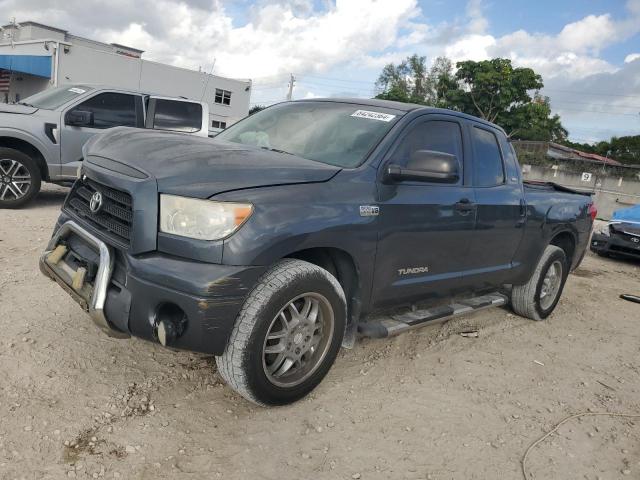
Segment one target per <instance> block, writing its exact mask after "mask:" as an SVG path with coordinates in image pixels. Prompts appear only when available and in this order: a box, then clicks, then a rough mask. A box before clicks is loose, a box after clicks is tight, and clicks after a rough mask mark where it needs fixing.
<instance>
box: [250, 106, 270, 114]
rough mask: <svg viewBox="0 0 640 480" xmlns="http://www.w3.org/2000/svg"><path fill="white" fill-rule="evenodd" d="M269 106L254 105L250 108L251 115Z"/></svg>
mask: <svg viewBox="0 0 640 480" xmlns="http://www.w3.org/2000/svg"><path fill="white" fill-rule="evenodd" d="M265 108H267V107H266V106H265V105H254V106H253V107H251V108H250V109H249V115H253V114H254V113H258V112H259V111H260V110H264V109H265Z"/></svg>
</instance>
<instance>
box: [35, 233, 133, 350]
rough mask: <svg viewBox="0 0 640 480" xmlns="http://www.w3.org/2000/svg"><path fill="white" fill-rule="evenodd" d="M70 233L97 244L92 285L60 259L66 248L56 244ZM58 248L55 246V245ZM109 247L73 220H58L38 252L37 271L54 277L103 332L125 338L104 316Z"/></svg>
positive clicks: (110, 270)
mask: <svg viewBox="0 0 640 480" xmlns="http://www.w3.org/2000/svg"><path fill="white" fill-rule="evenodd" d="M70 233H74V234H76V235H78V236H79V237H81V238H82V239H83V240H84V241H86V242H87V243H88V244H90V245H92V246H93V247H95V248H97V250H98V253H99V255H100V263H99V265H98V271H97V273H96V277H95V280H94V283H93V285H88V284H86V283H85V282H84V281H83V279H82V278H80V280H78V279H79V277H82V275H77V274H78V272H77V271H73V270H72V269H71V267H69V266H68V265H67V264H66V263H65V262H64V260H63V258H62V257H63V256H64V253H66V249H65V248H64V247H62V246H61V245H60V241H61V240H64V239H65V238H66V237H67V236H68V235H69V234H70ZM60 248H61V249H62V250H57V249H60ZM113 263H114V257H113V250H112V249H111V247H109V246H108V245H107V244H106V243H104V242H103V241H102V240H100V239H98V238H96V237H95V236H94V235H92V234H91V233H89V232H88V231H86V230H85V229H84V228H82V227H81V226H80V225H78V224H77V223H76V222H74V221H73V220H69V221H67V222H65V223H64V224H62V226H61V227H60V228H59V229H58V231H57V232H56V233H55V235H54V236H53V237H52V238H51V240H50V241H49V244H48V246H47V249H46V250H45V252H44V253H43V254H42V255H41V256H40V271H41V272H42V273H43V274H44V275H46V276H47V277H49V278H50V279H52V280H54V281H55V282H56V283H57V284H58V285H60V286H61V287H62V289H63V290H64V291H66V292H67V293H68V294H69V295H71V297H72V298H73V299H74V300H75V301H76V302H77V303H79V304H80V306H81V307H82V308H83V309H84V310H85V311H87V312H88V313H89V316H90V317H91V319H92V320H93V322H94V323H95V324H96V325H97V326H98V327H99V328H100V329H101V330H102V331H103V332H104V333H106V334H107V335H109V336H111V337H115V338H129V337H130V335H129V334H128V333H125V332H121V331H119V330H116V329H115V328H113V327H112V326H111V325H110V324H109V322H108V320H107V317H106V316H105V303H106V300H107V289H108V287H109V282H110V281H111V274H112V273H113Z"/></svg>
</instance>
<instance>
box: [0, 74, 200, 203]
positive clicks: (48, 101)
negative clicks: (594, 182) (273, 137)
mask: <svg viewBox="0 0 640 480" xmlns="http://www.w3.org/2000/svg"><path fill="white" fill-rule="evenodd" d="M208 123H209V106H208V105H207V104H206V103H204V102H196V101H194V100H187V99H184V98H173V97H160V96H154V95H150V94H148V93H143V92H138V91H132V90H123V89H119V88H112V87H107V86H99V85H66V86H62V87H57V88H52V89H49V90H45V91H43V92H40V93H37V94H35V95H33V96H31V97H29V98H25V99H24V100H22V101H21V102H18V103H16V104H0V208H20V207H22V206H24V205H25V204H27V203H29V202H30V201H31V200H32V199H33V198H34V197H35V196H36V195H37V194H38V192H39V191H40V186H41V183H42V182H43V181H47V182H51V183H58V184H63V185H64V184H67V183H69V182H72V181H74V180H75V179H76V176H77V172H78V167H79V165H80V162H81V161H82V158H83V155H82V147H83V145H84V144H85V143H86V142H87V140H89V139H90V138H91V137H92V136H93V135H96V134H99V133H103V132H106V131H108V130H109V129H111V128H114V127H118V126H129V127H136V128H150V129H158V130H171V131H178V132H182V133H185V134H191V135H200V136H208V134H209V130H208Z"/></svg>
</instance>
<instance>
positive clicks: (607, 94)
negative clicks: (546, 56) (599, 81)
mask: <svg viewBox="0 0 640 480" xmlns="http://www.w3.org/2000/svg"><path fill="white" fill-rule="evenodd" d="M542 90H543V91H544V90H547V91H550V92H564V93H575V94H577V95H578V94H579V95H596V96H597V95H601V96H604V97H627V98H640V95H625V94H622V93H596V92H585V91H582V92H581V91H578V90H561V89H558V88H547V87H543V88H542Z"/></svg>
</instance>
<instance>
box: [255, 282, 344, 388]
mask: <svg viewBox="0 0 640 480" xmlns="http://www.w3.org/2000/svg"><path fill="white" fill-rule="evenodd" d="M333 329H334V315H333V309H332V307H331V304H330V303H329V301H328V300H327V299H326V298H325V297H324V296H322V295H320V294H319V293H305V294H302V295H299V296H297V297H295V298H294V299H293V300H291V301H289V302H288V303H287V304H286V305H285V306H284V307H283V308H282V309H281V310H280V311H279V312H278V314H277V315H276V316H275V317H274V319H273V320H272V321H271V325H270V326H269V329H268V331H267V336H266V338H265V341H264V346H263V351H262V365H263V368H264V373H265V375H266V376H267V378H268V379H269V381H270V382H271V383H273V384H274V385H276V386H280V387H293V386H296V385H299V384H300V383H302V382H304V381H305V380H306V379H307V378H309V377H310V376H311V375H312V374H313V372H315V371H316V369H317V368H318V367H319V366H320V365H321V364H322V361H323V360H324V358H325V356H326V354H327V352H328V350H329V347H330V344H331V338H332V337H333Z"/></svg>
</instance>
